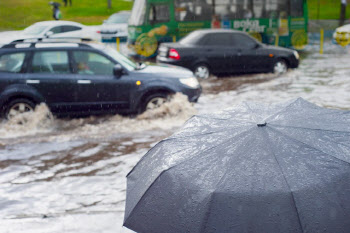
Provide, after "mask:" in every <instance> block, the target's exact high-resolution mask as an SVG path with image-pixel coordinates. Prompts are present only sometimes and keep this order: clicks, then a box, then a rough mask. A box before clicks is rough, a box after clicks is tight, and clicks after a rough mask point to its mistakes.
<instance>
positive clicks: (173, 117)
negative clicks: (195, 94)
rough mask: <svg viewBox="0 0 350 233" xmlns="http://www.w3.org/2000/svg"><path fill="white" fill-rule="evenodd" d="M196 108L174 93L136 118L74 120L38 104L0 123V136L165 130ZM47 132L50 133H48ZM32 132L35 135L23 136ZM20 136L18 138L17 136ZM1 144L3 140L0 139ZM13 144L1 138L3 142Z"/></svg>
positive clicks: (61, 137) (41, 138)
mask: <svg viewBox="0 0 350 233" xmlns="http://www.w3.org/2000/svg"><path fill="white" fill-rule="evenodd" d="M194 114H196V110H195V108H194V107H193V105H192V104H191V103H189V102H188V100H187V96H185V95H183V94H181V93H177V94H175V95H174V96H173V97H172V99H171V100H170V101H169V102H167V103H165V104H163V105H162V106H161V107H159V108H157V109H152V110H148V111H146V112H144V113H143V114H141V115H139V116H137V117H134V118H132V117H124V116H120V115H114V116H102V117H96V116H91V117H88V118H76V119H55V118H54V117H52V114H51V113H50V111H49V109H48V107H47V106H46V105H45V104H40V105H38V106H37V107H36V108H35V111H34V112H27V113H23V114H21V115H18V116H16V117H14V118H12V119H11V120H9V121H4V122H3V123H0V139H10V138H12V139H13V138H16V140H17V143H18V142H19V141H25V142H28V141H29V142H38V141H51V140H59V141H67V140H72V139H79V138H85V139H87V138H101V135H103V136H104V137H113V136H114V135H116V134H118V133H135V132H141V131H147V130H154V129H163V130H168V129H171V128H174V127H179V126H181V125H182V124H183V123H184V122H185V121H186V120H187V119H188V118H190V117H191V116H192V115H194ZM49 134H50V135H49ZM32 135H35V137H30V138H29V137H27V136H32ZM21 137H22V138H21ZM3 143H4V142H3ZM8 143H11V144H12V143H13V140H11V142H9V141H5V144H8Z"/></svg>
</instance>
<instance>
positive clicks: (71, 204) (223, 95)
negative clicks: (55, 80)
mask: <svg viewBox="0 0 350 233" xmlns="http://www.w3.org/2000/svg"><path fill="white" fill-rule="evenodd" d="M304 56H305V57H304V59H303V60H302V62H301V65H300V68H299V69H297V70H291V71H289V72H288V73H286V74H284V75H281V76H275V75H273V74H254V75H238V76H234V77H224V78H223V77H222V78H214V77H213V78H211V79H209V80H205V81H202V86H203V95H202V96H201V98H200V99H199V102H198V103H196V104H194V105H192V104H190V103H188V102H186V101H185V97H184V96H182V95H176V96H175V98H174V100H173V101H172V102H170V103H167V105H165V106H163V107H162V108H161V109H158V110H155V111H153V112H146V113H144V114H143V115H140V116H137V117H134V118H129V117H121V116H105V117H90V118H84V119H53V118H51V117H48V110H47V108H46V107H45V106H39V107H38V109H37V110H36V112H35V113H33V114H28V115H27V116H23V118H21V119H15V120H14V121H10V122H2V123H0V168H1V170H0V209H1V211H0V232H4V233H6V232H11V233H12V232H26V233H28V232H29V233H34V232H35V233H41V232H53V233H56V232H57V233H58V232H60V233H61V232H67V233H70V232H71V233H73V232H74V233H80V232H81V233H83V232H84V233H86V232H96V233H97V232H99V233H101V232H106V233H107V232H130V231H129V230H128V229H126V228H122V227H121V225H122V221H123V211H124V204H125V202H124V201H125V190H126V179H125V176H126V174H127V173H128V172H129V171H130V170H131V168H132V167H133V166H134V165H135V164H136V163H137V161H138V160H139V159H140V158H141V157H142V156H143V155H144V154H145V153H146V152H147V151H148V150H149V149H150V148H151V147H152V146H153V145H155V144H156V143H157V142H158V141H160V140H161V139H163V138H165V137H168V136H170V135H171V134H172V133H174V132H175V131H176V130H177V129H178V128H179V127H181V125H182V124H183V123H184V122H185V121H186V120H187V119H188V118H190V117H191V116H192V115H194V114H201V113H209V112H213V111H217V110H221V109H224V108H228V107H232V106H234V105H236V104H239V103H241V102H242V101H255V102H262V101H263V102H278V101H286V100H289V99H291V98H297V97H303V98H305V99H306V100H308V101H311V102H313V103H316V104H318V105H321V106H325V107H331V108H341V109H350V95H349V93H350V65H349V60H350V53H348V51H347V50H346V49H343V48H340V47H338V46H335V45H331V44H329V45H327V46H326V47H325V54H324V55H319V54H317V47H310V48H308V49H307V52H306V53H305V54H304ZM18 121H20V122H22V124H21V125H19V124H17V122H18Z"/></svg>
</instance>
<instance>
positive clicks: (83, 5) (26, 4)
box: [0, 0, 350, 31]
mask: <svg viewBox="0 0 350 233" xmlns="http://www.w3.org/2000/svg"><path fill="white" fill-rule="evenodd" d="M55 1H56V2H59V3H61V8H60V9H61V11H62V19H63V20H71V21H76V22H80V23H83V24H87V25H98V24H101V23H102V21H103V20H104V19H107V18H108V16H109V15H111V14H112V13H115V12H118V11H121V10H131V8H132V4H133V1H125V0H112V9H108V8H107V4H108V1H107V0H72V3H73V6H72V7H69V6H67V7H64V6H63V1H62V0H55ZM49 2H50V0H0V31H1V30H18V29H23V28H25V27H27V26H29V25H31V24H33V23H35V22H38V21H44V20H52V10H51V6H50V5H49ZM318 3H320V4H319V6H320V7H319V19H339V15H340V0H307V4H308V11H309V18H310V19H317V9H318ZM346 11H347V14H346V19H349V17H350V4H348V7H347V10H346Z"/></svg>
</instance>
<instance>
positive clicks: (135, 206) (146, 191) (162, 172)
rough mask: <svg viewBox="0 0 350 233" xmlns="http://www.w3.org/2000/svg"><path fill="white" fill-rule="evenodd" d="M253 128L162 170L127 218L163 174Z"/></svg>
mask: <svg viewBox="0 0 350 233" xmlns="http://www.w3.org/2000/svg"><path fill="white" fill-rule="evenodd" d="M253 128H255V126H253V127H251V128H249V129H247V130H245V131H243V132H240V133H239V134H237V135H235V136H233V137H230V138H228V139H227V140H225V141H224V142H221V143H219V144H217V145H215V146H213V147H210V148H208V149H206V150H204V151H201V152H200V153H197V154H195V155H194V156H193V157H192V158H190V159H189V160H184V161H182V162H180V163H178V164H175V165H174V166H172V167H169V168H167V169H165V170H163V171H162V172H161V173H159V175H158V176H157V177H156V178H155V179H154V181H153V182H152V184H151V185H150V186H149V187H148V188H147V189H146V191H145V192H144V193H143V194H142V196H141V197H140V199H139V200H138V202H137V203H136V205H135V206H134V208H133V209H132V210H131V211H130V213H129V216H131V214H132V212H133V211H134V209H135V208H136V207H137V206H138V205H139V203H140V202H141V200H142V199H143V198H144V196H145V194H146V193H147V192H148V190H150V188H151V187H152V186H153V185H154V183H155V181H156V180H157V179H158V178H159V177H160V176H161V175H162V174H163V173H165V172H166V171H169V170H171V169H173V168H175V167H177V166H179V165H181V164H183V163H185V162H188V161H191V160H193V159H195V158H197V156H198V155H201V154H202V153H203V152H208V151H210V150H212V149H215V148H216V147H218V146H220V145H223V144H225V143H227V142H228V141H229V140H231V139H234V138H236V137H238V136H240V135H242V134H243V133H247V132H248V131H249V130H251V129H253ZM159 143H160V142H159ZM153 148H154V147H153ZM130 173H131V172H129V174H130ZM129 174H128V175H129Z"/></svg>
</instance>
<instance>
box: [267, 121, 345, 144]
mask: <svg viewBox="0 0 350 233" xmlns="http://www.w3.org/2000/svg"><path fill="white" fill-rule="evenodd" d="M270 125H275V126H281V127H286V128H298V129H309V130H314V131H321V130H322V131H327V132H335V133H346V134H349V135H350V132H348V131H335V130H327V129H313V128H304V127H297V126H295V127H294V126H284V125H276V124H270ZM275 130H276V129H275ZM330 141H331V140H330ZM331 142H333V143H335V144H338V145H342V146H345V147H347V148H349V149H350V146H348V145H346V144H343V143H340V142H335V141H331Z"/></svg>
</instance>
